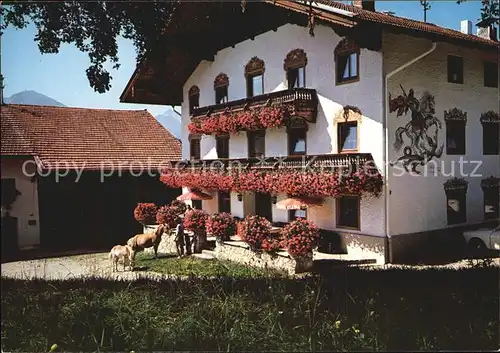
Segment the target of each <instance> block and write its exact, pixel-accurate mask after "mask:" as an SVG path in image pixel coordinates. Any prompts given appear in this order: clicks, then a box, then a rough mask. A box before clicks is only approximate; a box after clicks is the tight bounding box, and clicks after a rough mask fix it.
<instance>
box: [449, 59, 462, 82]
mask: <svg viewBox="0 0 500 353" xmlns="http://www.w3.org/2000/svg"><path fill="white" fill-rule="evenodd" d="M448 82H451V83H464V59H463V58H462V57H459V56H453V55H448Z"/></svg>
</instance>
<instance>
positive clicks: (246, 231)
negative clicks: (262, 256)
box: [238, 216, 272, 251]
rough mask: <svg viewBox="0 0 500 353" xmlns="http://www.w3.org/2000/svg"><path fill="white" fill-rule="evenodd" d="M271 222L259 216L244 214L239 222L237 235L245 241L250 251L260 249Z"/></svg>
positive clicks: (269, 230)
mask: <svg viewBox="0 0 500 353" xmlns="http://www.w3.org/2000/svg"><path fill="white" fill-rule="evenodd" d="M271 228H272V226H271V222H269V221H268V220H267V219H266V218H264V217H260V216H246V217H245V219H243V220H242V221H240V222H239V225H238V231H239V234H238V235H239V236H240V237H241V239H242V240H243V241H245V242H246V243H247V244H248V245H249V246H250V249H251V250H252V251H257V250H260V249H261V246H262V242H263V241H264V239H267V238H269V235H270V234H271Z"/></svg>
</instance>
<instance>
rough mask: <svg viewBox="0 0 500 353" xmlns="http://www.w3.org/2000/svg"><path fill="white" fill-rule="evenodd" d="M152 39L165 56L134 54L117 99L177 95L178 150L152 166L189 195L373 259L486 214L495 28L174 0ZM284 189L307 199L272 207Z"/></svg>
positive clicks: (336, 6)
mask: <svg viewBox="0 0 500 353" xmlns="http://www.w3.org/2000/svg"><path fill="white" fill-rule="evenodd" d="M165 36H166V40H167V41H168V43H169V46H168V49H167V53H166V57H165V58H164V59H165V60H164V66H162V67H161V68H158V67H154V66H153V65H148V64H147V63H145V64H143V65H140V66H139V67H138V68H137V70H136V72H135V73H134V74H133V76H132V78H131V79H130V81H129V83H128V85H127V87H126V88H125V90H124V91H123V94H122V96H121V101H122V102H127V103H142V104H163V105H182V124H183V133H182V159H183V161H184V162H183V163H178V164H177V165H176V166H175V168H176V169H177V170H176V171H174V172H169V173H174V174H175V173H177V179H176V178H175V175H173V176H172V175H170V176H169V175H167V176H166V178H167V180H170V183H171V184H176V183H177V184H179V183H180V184H181V185H180V186H183V187H185V190H184V191H187V189H202V190H204V191H206V192H209V193H211V195H212V196H213V197H212V199H210V200H204V201H197V202H196V205H195V206H196V207H198V208H202V209H204V210H206V211H207V212H209V213H216V212H223V211H224V212H231V213H232V214H233V215H234V216H237V217H244V216H246V215H249V214H258V215H261V216H264V217H267V218H268V219H269V220H271V221H272V222H275V223H279V222H283V223H286V222H289V221H290V220H291V219H293V218H295V217H307V219H309V220H312V221H314V222H315V223H316V224H317V225H318V226H319V227H320V228H321V229H323V230H324V238H325V239H327V238H328V239H330V243H329V244H330V246H326V248H328V249H327V250H324V251H328V252H343V253H347V254H348V255H349V256H351V257H355V258H360V259H363V258H375V259H376V260H377V263H388V262H399V261H404V260H405V259H408V258H414V259H415V258H417V259H418V257H419V256H420V255H421V254H422V251H424V250H425V249H431V251H435V252H437V251H438V250H439V247H438V245H439V244H441V245H443V247H442V249H441V250H447V249H448V248H451V247H453V246H454V244H458V243H459V242H460V241H461V239H463V238H462V235H461V234H462V231H463V230H464V229H465V228H471V227H472V228H474V227H479V226H481V225H482V224H485V223H487V222H495V221H498V218H499V184H498V180H499V179H498V177H499V176H500V163H499V118H498V105H499V101H498V50H499V45H498V41H497V40H496V38H497V36H496V35H495V33H494V29H493V28H479V29H478V32H477V34H473V33H472V24H471V22H470V21H463V22H462V30H461V31H455V30H451V29H446V28H442V27H439V26H436V25H434V24H431V23H423V22H419V21H414V20H409V19H405V18H401V17H397V16H393V15H389V14H384V13H380V12H376V9H375V3H374V2H373V1H354V2H353V4H352V5H346V4H343V3H337V2H334V1H329V0H320V1H314V2H309V1H307V2H299V1H297V2H295V1H283V0H277V1H261V2H246V1H242V2H241V3H240V2H227V3H216V4H211V3H181V4H179V5H178V6H177V7H176V9H175V12H174V14H173V17H172V19H171V21H170V22H169V23H168V24H167V25H166V29H165ZM367 165H369V166H370V168H368V169H366V166H367ZM235 166H236V167H235ZM360 166H364V167H362V168H361V170H363V171H364V172H359V170H360V169H359V167H360ZM175 168H174V169H175ZM236 169H237V171H235V170H236ZM333 170H336V171H337V172H332V171H333ZM345 170H351V172H352V173H353V175H355V176H354V177H349V176H344V177H342V180H341V179H339V177H338V175H339V173H340V174H341V173H342V171H345ZM374 170H375V171H377V170H378V171H379V173H380V175H377V173H373V171H374ZM368 172H371V174H370V173H368ZM167 174H168V173H167ZM179 175H181V176H182V177H181V178H179V177H178V176H179ZM234 175H236V176H237V177H234ZM231 176H232V177H231ZM332 176H334V177H333V178H332ZM168 178H170V179H168ZM172 180H174V181H172ZM175 180H177V181H175ZM173 186H175V185H173ZM217 189H218V190H217ZM290 196H302V197H305V196H310V197H316V198H319V199H320V202H321V206H319V207H310V208H304V209H297V210H289V211H287V210H280V209H277V208H276V207H275V204H276V202H279V201H280V200H283V199H286V198H288V197H290ZM304 202H305V204H304V205H305V206H307V204H306V201H304ZM327 242H328V241H327ZM332 244H333V245H332Z"/></svg>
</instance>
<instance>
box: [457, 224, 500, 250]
mask: <svg viewBox="0 0 500 353" xmlns="http://www.w3.org/2000/svg"><path fill="white" fill-rule="evenodd" d="M464 238H465V243H466V244H467V246H468V247H469V248H470V249H471V250H472V251H473V252H474V253H482V252H485V250H494V251H496V252H498V251H500V225H498V226H497V227H496V228H495V229H491V228H481V229H477V230H471V231H468V232H464Z"/></svg>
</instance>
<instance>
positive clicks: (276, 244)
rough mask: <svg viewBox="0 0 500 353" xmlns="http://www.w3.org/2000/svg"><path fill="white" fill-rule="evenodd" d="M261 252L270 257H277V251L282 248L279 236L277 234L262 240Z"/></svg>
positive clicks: (281, 240)
mask: <svg viewBox="0 0 500 353" xmlns="http://www.w3.org/2000/svg"><path fill="white" fill-rule="evenodd" d="M261 248H262V251H264V252H266V253H268V254H269V255H271V256H273V257H274V256H277V253H278V251H279V250H281V249H282V248H283V239H282V238H281V235H280V234H278V235H277V236H269V237H268V238H265V239H264V240H262V244H261Z"/></svg>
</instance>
